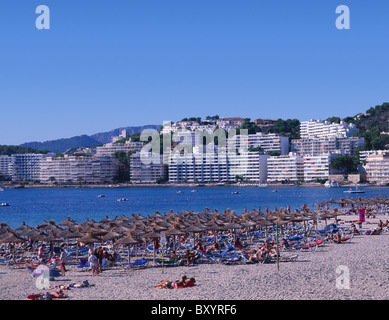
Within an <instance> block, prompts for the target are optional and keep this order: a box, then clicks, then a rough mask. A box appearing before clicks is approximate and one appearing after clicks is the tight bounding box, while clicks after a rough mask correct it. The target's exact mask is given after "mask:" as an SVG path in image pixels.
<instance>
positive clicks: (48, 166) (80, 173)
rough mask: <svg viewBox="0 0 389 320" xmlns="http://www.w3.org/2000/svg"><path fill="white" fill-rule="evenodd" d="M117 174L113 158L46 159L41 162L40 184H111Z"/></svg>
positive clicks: (68, 157)
mask: <svg viewBox="0 0 389 320" xmlns="http://www.w3.org/2000/svg"><path fill="white" fill-rule="evenodd" d="M117 173H118V162H117V159H115V158H113V157H84V156H79V157H77V156H67V155H65V156H64V157H47V158H44V159H43V160H42V162H41V172H40V180H41V182H42V183H53V182H57V183H80V182H82V183H91V184H92V183H112V182H113V180H114V178H115V177H116V175H117Z"/></svg>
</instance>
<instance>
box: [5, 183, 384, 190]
mask: <svg viewBox="0 0 389 320" xmlns="http://www.w3.org/2000/svg"><path fill="white" fill-rule="evenodd" d="M0 187H1V188H3V189H96V188H109V189H114V188H204V187H213V188H222V187H228V188H229V187H242V188H243V187H252V188H267V187H272V188H283V187H312V188H325V186H324V184H321V183H301V184H298V185H295V184H282V183H267V184H262V185H259V184H219V183H217V184H197V183H193V184H192V183H185V184H180V183H171V184H170V183H169V184H151V183H145V184H140V183H139V184H99V185H43V184H26V185H7V184H2V185H1V184H0ZM356 187H358V188H359V187H362V188H365V187H368V188H374V187H376V188H377V187H379V188H385V187H388V186H381V185H373V184H343V185H340V186H339V187H338V188H356Z"/></svg>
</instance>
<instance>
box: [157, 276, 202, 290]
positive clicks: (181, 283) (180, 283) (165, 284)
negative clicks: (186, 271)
mask: <svg viewBox="0 0 389 320" xmlns="http://www.w3.org/2000/svg"><path fill="white" fill-rule="evenodd" d="M187 279H188V277H187V276H183V277H182V278H181V280H177V281H172V280H161V283H159V284H157V285H156V286H155V287H156V288H167V289H178V288H184V287H189V286H193V285H194V283H195V282H196V280H195V279H194V278H191V279H190V280H188V281H187Z"/></svg>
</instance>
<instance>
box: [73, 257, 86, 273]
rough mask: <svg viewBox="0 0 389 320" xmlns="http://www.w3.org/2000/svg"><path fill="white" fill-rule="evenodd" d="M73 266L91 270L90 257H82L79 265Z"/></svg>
mask: <svg viewBox="0 0 389 320" xmlns="http://www.w3.org/2000/svg"><path fill="white" fill-rule="evenodd" d="M72 268H77V269H81V271H86V270H90V266H89V262H88V259H80V264H79V265H78V266H72Z"/></svg>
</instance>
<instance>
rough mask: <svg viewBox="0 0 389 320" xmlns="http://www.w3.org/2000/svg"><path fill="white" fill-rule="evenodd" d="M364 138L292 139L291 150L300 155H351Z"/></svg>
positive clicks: (360, 145) (362, 142)
mask: <svg viewBox="0 0 389 320" xmlns="http://www.w3.org/2000/svg"><path fill="white" fill-rule="evenodd" d="M364 142H365V139H364V138H359V137H347V138H344V137H343V138H337V137H333V138H316V139H294V140H292V143H291V145H292V152H295V153H297V154H299V155H301V156H305V155H310V156H318V155H321V154H327V153H329V154H338V155H346V154H347V155H353V154H355V152H356V150H357V148H360V147H362V145H363V144H364Z"/></svg>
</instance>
